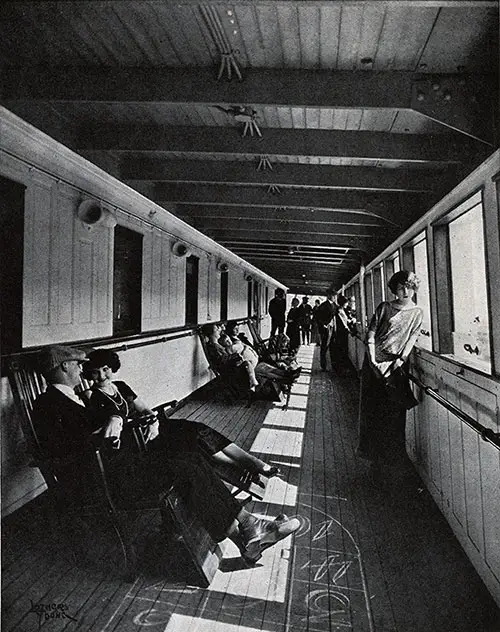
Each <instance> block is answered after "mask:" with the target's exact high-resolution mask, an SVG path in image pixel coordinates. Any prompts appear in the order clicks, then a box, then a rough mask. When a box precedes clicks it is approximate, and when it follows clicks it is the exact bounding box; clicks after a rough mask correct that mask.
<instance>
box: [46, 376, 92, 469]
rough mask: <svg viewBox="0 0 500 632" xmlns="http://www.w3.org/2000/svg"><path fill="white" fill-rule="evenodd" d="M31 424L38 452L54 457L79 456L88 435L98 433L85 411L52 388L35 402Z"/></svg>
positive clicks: (85, 409) (50, 386)
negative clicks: (33, 428)
mask: <svg viewBox="0 0 500 632" xmlns="http://www.w3.org/2000/svg"><path fill="white" fill-rule="evenodd" d="M33 421H34V426H35V431H36V433H37V437H38V441H39V443H40V447H41V449H42V450H43V452H45V453H46V454H48V455H50V456H53V457H67V456H69V455H73V454H78V453H80V452H81V450H82V446H83V445H84V444H85V443H86V442H87V441H88V438H89V437H90V435H91V434H92V433H93V432H94V431H96V430H98V429H99V425H97V423H96V421H95V420H93V419H92V416H91V415H90V414H89V411H88V410H87V408H85V407H84V406H80V405H79V404H77V403H76V402H74V401H72V400H71V399H70V398H69V397H66V395H64V393H61V391H59V390H58V389H57V388H55V387H54V386H52V385H51V384H50V385H49V386H48V387H47V390H46V391H45V393H42V394H41V395H40V397H38V399H37V400H36V402H35V405H34V408H33Z"/></svg>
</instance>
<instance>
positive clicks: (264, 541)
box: [241, 514, 300, 565]
mask: <svg viewBox="0 0 500 632" xmlns="http://www.w3.org/2000/svg"><path fill="white" fill-rule="evenodd" d="M255 527H256V529H255V536H254V537H253V538H251V539H250V540H249V541H247V543H246V545H245V547H244V550H242V551H241V557H242V558H243V559H244V560H245V562H246V563H247V564H251V565H253V564H256V563H257V562H258V561H259V560H260V558H261V557H262V553H263V552H264V551H265V550H266V549H268V548H270V547H271V546H274V545H275V544H277V543H278V542H279V541H280V540H283V539H284V538H286V537H288V536H289V535H291V534H292V533H295V532H296V531H297V530H298V529H299V527H300V521H299V520H298V519H297V518H288V517H287V516H285V515H284V514H280V515H279V516H277V517H276V518H275V519H274V520H273V521H267V520H263V519H260V520H259V521H258V523H257V525H255Z"/></svg>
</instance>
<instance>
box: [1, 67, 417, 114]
mask: <svg viewBox="0 0 500 632" xmlns="http://www.w3.org/2000/svg"><path fill="white" fill-rule="evenodd" d="M414 77H415V75H414V74H413V73H408V72H399V71H392V72H372V71H370V72H351V71H331V70H294V69H285V68H281V69H245V80H244V81H214V78H213V74H212V72H211V69H210V68H155V69H154V71H152V69H151V68H137V67H134V68H123V67H122V68H120V67H113V68H109V67H108V68H106V67H102V66H94V67H85V68H81V67H64V66H63V67H36V68H33V67H23V68H15V69H6V70H5V71H4V72H3V73H2V76H1V82H0V86H1V88H0V90H1V92H0V95H1V99H2V100H3V101H10V100H13V101H40V100H42V101H58V102H68V101H69V102H82V103H91V102H94V103H95V102H100V103H114V102H119V103H145V102H149V103H169V104H175V103H177V104H186V103H197V104H209V105H210V104H213V105H221V106H230V105H247V104H248V105H250V104H251V105H252V106H253V107H258V106H264V105H266V106H268V105H288V106H297V107H328V108H389V109H401V108H408V109H409V108H410V107H411V87H412V82H413V80H414Z"/></svg>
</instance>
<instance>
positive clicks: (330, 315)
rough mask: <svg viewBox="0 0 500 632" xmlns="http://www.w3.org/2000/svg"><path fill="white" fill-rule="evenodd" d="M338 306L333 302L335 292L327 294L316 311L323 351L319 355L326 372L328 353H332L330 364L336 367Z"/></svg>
mask: <svg viewBox="0 0 500 632" xmlns="http://www.w3.org/2000/svg"><path fill="white" fill-rule="evenodd" d="M336 312H337V306H336V305H335V302H334V300H333V292H331V291H329V292H327V293H326V301H323V303H321V305H320V306H319V307H318V309H317V311H316V322H317V323H318V332H319V337H320V341H321V342H320V344H321V349H320V353H319V358H320V365H321V370H322V371H326V352H327V350H328V351H329V353H330V362H331V365H332V369H333V365H334V354H335V351H334V348H333V345H334V342H335V331H334V327H335V314H336Z"/></svg>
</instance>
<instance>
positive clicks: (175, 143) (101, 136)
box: [77, 125, 484, 168]
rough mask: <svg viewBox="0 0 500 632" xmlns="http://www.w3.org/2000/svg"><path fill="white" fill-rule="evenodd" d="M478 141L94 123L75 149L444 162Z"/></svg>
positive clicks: (459, 157) (470, 150)
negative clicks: (257, 133) (257, 134)
mask: <svg viewBox="0 0 500 632" xmlns="http://www.w3.org/2000/svg"><path fill="white" fill-rule="evenodd" d="M478 145H479V143H478V142H477V141H474V140H472V139H469V138H467V137H464V136H457V135H456V134H455V135H450V136H446V137H445V138H443V137H442V135H432V134H391V133H387V132H364V131H338V130H332V131H328V130H320V129H307V130H305V129H278V128H268V129H266V130H264V131H263V136H262V138H258V137H242V136H241V135H240V133H239V131H238V130H237V129H235V128H222V129H221V128H220V127H203V126H202V127H188V126H180V127H178V126H177V127H176V126H173V127H160V126H141V125H104V126H103V125H94V126H86V127H85V129H82V130H81V132H80V138H79V141H78V143H77V149H78V150H80V151H116V152H120V151H126V152H135V153H140V152H163V153H177V152H183V153H188V154H189V153H196V154H204V153H206V154H229V155H233V156H249V155H252V156H253V155H254V156H260V155H267V156H270V157H272V156H280V157H281V156H293V157H296V156H303V157H307V156H317V157H330V158H353V159H359V160H379V161H388V162H393V161H396V162H408V163H412V162H415V163H422V164H425V163H438V164H445V163H462V162H467V161H469V162H470V161H471V160H473V159H474V157H476V156H477V153H478ZM483 152H484V149H483ZM221 168H223V167H222V166H221Z"/></svg>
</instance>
